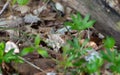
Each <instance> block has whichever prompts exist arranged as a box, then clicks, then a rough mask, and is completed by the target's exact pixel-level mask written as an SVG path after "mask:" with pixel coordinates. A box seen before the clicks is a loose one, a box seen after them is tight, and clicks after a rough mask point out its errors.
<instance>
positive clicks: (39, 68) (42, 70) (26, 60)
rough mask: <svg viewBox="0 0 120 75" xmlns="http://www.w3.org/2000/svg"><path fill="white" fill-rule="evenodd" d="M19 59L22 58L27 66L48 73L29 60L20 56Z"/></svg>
mask: <svg viewBox="0 0 120 75" xmlns="http://www.w3.org/2000/svg"><path fill="white" fill-rule="evenodd" d="M18 58H20V59H21V60H23V61H24V62H26V63H27V64H29V65H31V66H32V67H34V68H36V69H38V70H39V71H42V72H44V73H46V72H45V71H44V70H43V69H41V68H40V67H38V66H36V65H34V64H32V63H31V62H29V61H27V60H26V59H24V58H23V57H21V56H18Z"/></svg>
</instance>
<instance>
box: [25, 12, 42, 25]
mask: <svg viewBox="0 0 120 75" xmlns="http://www.w3.org/2000/svg"><path fill="white" fill-rule="evenodd" d="M40 20H41V19H40V18H39V17H38V16H35V15H32V14H26V15H25V17H24V22H25V23H35V22H38V21H40Z"/></svg>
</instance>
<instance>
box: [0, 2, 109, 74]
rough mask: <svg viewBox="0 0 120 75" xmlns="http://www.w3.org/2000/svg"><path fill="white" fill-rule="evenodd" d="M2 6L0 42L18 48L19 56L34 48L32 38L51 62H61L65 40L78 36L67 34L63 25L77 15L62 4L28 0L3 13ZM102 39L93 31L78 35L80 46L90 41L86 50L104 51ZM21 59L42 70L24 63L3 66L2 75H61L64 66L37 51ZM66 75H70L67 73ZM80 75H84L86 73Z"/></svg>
mask: <svg viewBox="0 0 120 75" xmlns="http://www.w3.org/2000/svg"><path fill="white" fill-rule="evenodd" d="M8 1H9V0H8ZM73 2H74V0H73ZM5 4H6V1H0V10H3V12H2V13H0V42H2V41H4V42H5V43H6V42H8V41H11V42H14V43H15V45H16V46H18V49H19V51H18V52H21V50H23V48H25V47H29V46H32V45H34V38H35V35H39V36H40V39H42V41H41V42H40V44H39V46H40V47H42V48H44V49H45V50H46V51H47V52H48V54H49V55H50V56H51V57H52V58H53V59H57V60H59V61H62V60H63V58H62V53H63V47H64V44H65V43H66V42H67V40H72V37H77V36H78V35H79V34H78V32H77V31H76V30H70V31H69V29H68V30H67V28H66V26H65V25H64V23H65V22H66V21H71V20H72V19H71V15H72V14H74V15H75V14H76V13H77V11H75V10H74V9H73V8H71V7H69V6H67V7H66V6H64V3H62V1H61V0H51V1H49V2H47V1H44V0H31V1H30V2H29V3H28V4H27V5H24V6H21V5H18V4H14V5H11V4H10V2H9V3H8V6H6V7H5V9H3V7H4V5H5ZM86 15H87V14H86ZM104 37H105V36H104V35H102V34H101V33H99V32H98V31H97V30H96V29H95V28H94V27H92V28H89V29H85V30H82V31H81V39H80V40H79V43H80V44H83V43H84V40H85V39H86V38H89V39H90V41H89V42H88V43H87V45H86V47H91V48H93V49H95V50H97V51H99V50H100V49H104V48H103V47H102V44H103V43H102V41H103V39H104ZM23 58H24V59H25V60H26V61H28V62H31V63H32V64H34V65H36V66H37V67H39V68H40V69H42V70H41V71H40V70H39V69H36V68H35V67H33V66H31V65H29V64H28V63H27V62H24V63H15V62H11V63H9V64H7V63H2V66H1V68H2V72H3V75H12V74H15V75H17V74H20V75H46V74H45V73H57V75H64V74H63V73H62V71H63V67H64V66H60V65H58V64H57V63H56V61H54V60H53V59H52V58H45V57H43V56H41V55H40V54H39V53H38V52H36V51H34V52H32V53H29V54H27V55H25V56H23ZM103 72H104V73H103V74H102V75H109V74H110V73H109V72H108V71H107V70H103ZM47 75H54V74H47ZM67 75H71V74H69V73H68V74H67ZM81 75H85V73H83V74H81Z"/></svg>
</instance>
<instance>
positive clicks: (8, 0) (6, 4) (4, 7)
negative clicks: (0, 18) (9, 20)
mask: <svg viewBox="0 0 120 75" xmlns="http://www.w3.org/2000/svg"><path fill="white" fill-rule="evenodd" d="M10 1H11V0H7V2H6V3H5V5H4V6H3V8H2V10H1V11H0V15H1V14H2V13H3V11H4V10H5V9H6V8H7V6H8V4H9V2H10Z"/></svg>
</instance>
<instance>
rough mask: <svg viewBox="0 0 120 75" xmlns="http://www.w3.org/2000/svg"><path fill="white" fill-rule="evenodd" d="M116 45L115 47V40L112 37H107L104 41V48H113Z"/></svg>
mask: <svg viewBox="0 0 120 75" xmlns="http://www.w3.org/2000/svg"><path fill="white" fill-rule="evenodd" d="M114 45H115V40H114V39H113V38H112V37H107V38H106V39H105V40H104V46H105V47H106V48H113V46H114Z"/></svg>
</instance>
